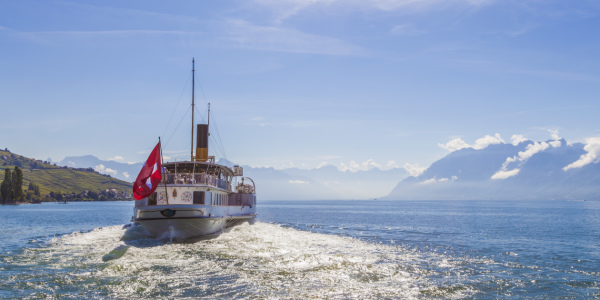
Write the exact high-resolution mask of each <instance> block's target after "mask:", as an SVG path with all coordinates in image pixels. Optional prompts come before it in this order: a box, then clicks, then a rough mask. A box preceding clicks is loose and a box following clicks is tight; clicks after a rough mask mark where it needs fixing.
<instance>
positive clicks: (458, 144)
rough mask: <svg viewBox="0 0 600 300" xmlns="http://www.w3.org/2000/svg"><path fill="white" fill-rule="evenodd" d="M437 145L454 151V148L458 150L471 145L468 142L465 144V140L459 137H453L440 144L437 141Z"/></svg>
mask: <svg viewBox="0 0 600 300" xmlns="http://www.w3.org/2000/svg"><path fill="white" fill-rule="evenodd" d="M438 146H439V147H441V148H443V149H446V150H448V151H450V152H454V151H456V150H460V149H463V148H469V147H471V146H470V145H469V144H467V143H466V142H465V141H463V140H462V139H461V138H455V139H453V140H451V141H449V142H447V143H446V144H440V143H438Z"/></svg>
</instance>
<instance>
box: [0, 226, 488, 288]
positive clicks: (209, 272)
mask: <svg viewBox="0 0 600 300" xmlns="http://www.w3.org/2000/svg"><path fill="white" fill-rule="evenodd" d="M11 257H12V261H6V260H5V261H4V265H5V269H6V270H8V272H6V273H5V272H3V273H4V274H10V275H0V279H1V280H0V290H4V291H7V290H10V291H11V292H9V294H8V296H9V297H36V296H40V297H41V296H51V297H60V296H67V297H69V296H77V297H86V298H105V297H119V298H121V297H122V298H129V297H167V296H172V297H192V296H196V297H197V296H211V297H234V298H247V297H256V296H258V297H276V298H277V297H284V298H285V297H293V298H298V297H300V298H331V297H333V298H386V297H392V298H396V297H401V298H417V297H423V296H425V297H444V298H463V297H468V296H469V295H473V293H474V290H473V288H472V286H470V285H467V284H465V283H464V282H463V281H461V276H466V275H468V272H469V269H468V268H465V267H464V264H465V262H464V260H460V259H455V258H452V257H450V256H446V255H444V254H436V253H421V252H419V251H417V250H409V249H406V248H403V247H402V246H395V245H385V244H375V243H368V242H365V241H361V240H358V239H354V238H349V237H341V236H335V235H325V234H319V233H311V232H306V231H299V230H296V229H293V228H287V227H281V226H278V225H274V224H267V223H260V222H259V223H256V224H255V225H252V226H250V225H247V224H244V225H241V226H237V227H234V228H232V229H231V230H230V232H228V233H227V234H223V235H221V236H219V237H218V238H215V239H211V240H202V241H198V242H195V243H173V244H169V243H166V244H165V243H164V242H162V241H156V240H153V239H150V238H147V237H146V236H144V235H143V233H142V231H141V229H140V227H138V226H133V227H131V228H123V227H122V226H112V227H104V228H97V229H95V230H92V231H90V232H77V233H73V234H69V235H66V236H63V237H60V238H55V239H52V240H51V241H50V242H49V244H48V245H47V246H44V247H40V248H31V249H28V250H25V251H23V252H22V253H19V254H17V255H12V256H11ZM473 263H475V264H476V263H477V262H475V261H471V262H469V263H468V264H470V265H472V264H473ZM479 263H481V264H483V263H485V262H484V261H481V262H479ZM0 295H2V296H5V295H4V294H0Z"/></svg>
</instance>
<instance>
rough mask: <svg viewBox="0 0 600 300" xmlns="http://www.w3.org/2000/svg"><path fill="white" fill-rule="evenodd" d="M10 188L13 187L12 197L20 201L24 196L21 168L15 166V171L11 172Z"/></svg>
mask: <svg viewBox="0 0 600 300" xmlns="http://www.w3.org/2000/svg"><path fill="white" fill-rule="evenodd" d="M12 184H13V186H12V188H13V199H14V200H15V201H22V200H23V198H24V195H23V171H21V168H19V167H17V166H15V171H14V172H13V177H12Z"/></svg>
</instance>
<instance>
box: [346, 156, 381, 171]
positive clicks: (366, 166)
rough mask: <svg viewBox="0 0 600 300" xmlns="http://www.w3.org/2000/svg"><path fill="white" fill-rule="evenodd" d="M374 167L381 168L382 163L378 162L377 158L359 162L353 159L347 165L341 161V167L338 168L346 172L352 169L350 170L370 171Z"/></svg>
mask: <svg viewBox="0 0 600 300" xmlns="http://www.w3.org/2000/svg"><path fill="white" fill-rule="evenodd" d="M373 168H378V169H380V168H381V165H380V164H378V163H376V162H375V160H373V159H369V160H367V161H365V162H363V163H360V164H359V163H357V162H355V161H351V162H350V164H349V165H346V164H344V163H340V167H339V168H338V170H340V171H342V172H345V171H350V172H358V171H368V170H371V169H373Z"/></svg>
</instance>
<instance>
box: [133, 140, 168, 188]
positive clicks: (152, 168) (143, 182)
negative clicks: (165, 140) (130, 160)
mask: <svg viewBox="0 0 600 300" xmlns="http://www.w3.org/2000/svg"><path fill="white" fill-rule="evenodd" d="M161 169H162V168H161V163H160V142H158V144H156V147H154V150H152V152H151V153H150V156H148V160H146V163H145V164H144V166H143V167H142V170H141V171H140V174H139V175H138V177H137V178H136V179H135V182H134V183H133V198H134V199H135V200H142V199H144V198H146V197H148V196H150V195H151V194H152V193H154V191H155V190H156V188H157V187H158V184H159V183H160V181H161V179H162V174H161Z"/></svg>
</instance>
